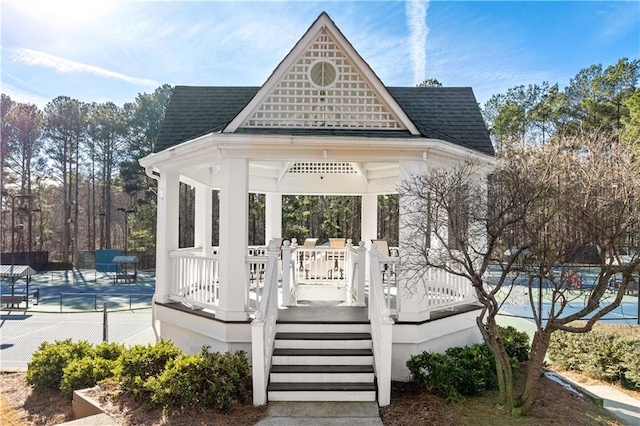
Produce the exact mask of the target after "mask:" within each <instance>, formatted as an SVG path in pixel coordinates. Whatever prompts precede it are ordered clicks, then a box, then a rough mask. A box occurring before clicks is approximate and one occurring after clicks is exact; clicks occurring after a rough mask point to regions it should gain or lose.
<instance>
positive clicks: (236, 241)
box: [216, 158, 249, 321]
mask: <svg viewBox="0 0 640 426" xmlns="http://www.w3.org/2000/svg"><path fill="white" fill-rule="evenodd" d="M248 170H249V168H248V164H247V160H246V159H243V158H240V159H238V158H225V159H223V160H222V165H221V168H220V304H219V308H218V309H217V310H216V318H219V319H221V320H224V321H245V320H246V319H247V313H246V312H245V300H246V299H247V297H246V292H247V285H248V282H249V279H248V277H247V266H246V260H245V259H246V257H247V244H248V241H249V227H248V212H249V192H248V188H249V185H248V183H249V173H248Z"/></svg>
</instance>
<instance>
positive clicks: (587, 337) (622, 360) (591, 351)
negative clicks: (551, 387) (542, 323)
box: [548, 327, 640, 390]
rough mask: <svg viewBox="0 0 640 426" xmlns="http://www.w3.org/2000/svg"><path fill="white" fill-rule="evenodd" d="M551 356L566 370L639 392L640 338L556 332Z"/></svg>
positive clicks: (608, 333)
mask: <svg viewBox="0 0 640 426" xmlns="http://www.w3.org/2000/svg"><path fill="white" fill-rule="evenodd" d="M548 356H549V358H550V359H551V360H552V361H553V363H554V364H556V365H557V366H558V367H560V368H561V369H563V370H575V371H578V372H580V373H582V374H585V375H586V376H589V377H592V378H594V379H599V380H604V381H606V382H611V383H620V384H621V385H622V386H624V387H627V388H629V389H635V390H638V389H640V338H638V337H635V336H626V335H624V333H622V332H620V331H618V330H616V329H613V330H609V329H608V328H605V327H603V328H598V329H593V330H592V331H590V332H588V333H569V332H564V331H557V332H555V333H553V335H552V336H551V341H550V344H549V350H548Z"/></svg>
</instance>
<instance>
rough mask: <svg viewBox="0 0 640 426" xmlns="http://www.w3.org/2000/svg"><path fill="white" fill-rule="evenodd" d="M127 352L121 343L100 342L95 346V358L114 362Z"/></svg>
mask: <svg viewBox="0 0 640 426" xmlns="http://www.w3.org/2000/svg"><path fill="white" fill-rule="evenodd" d="M126 350H127V348H126V347H125V346H124V345H123V344H121V343H115V342H102V343H99V344H98V345H96V346H95V348H94V351H95V356H96V357H98V358H103V359H108V360H110V361H115V360H117V359H118V358H120V356H121V355H122V354H123V353H124V352H125V351H126Z"/></svg>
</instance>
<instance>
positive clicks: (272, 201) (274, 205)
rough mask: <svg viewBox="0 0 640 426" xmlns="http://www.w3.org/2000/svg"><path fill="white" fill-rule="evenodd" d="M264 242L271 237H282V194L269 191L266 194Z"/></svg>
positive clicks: (267, 241)
mask: <svg viewBox="0 0 640 426" xmlns="http://www.w3.org/2000/svg"><path fill="white" fill-rule="evenodd" d="M264 210H265V226H264V233H265V236H264V242H265V244H269V240H271V238H282V194H274V193H271V192H270V193H267V194H266V196H265V207H264Z"/></svg>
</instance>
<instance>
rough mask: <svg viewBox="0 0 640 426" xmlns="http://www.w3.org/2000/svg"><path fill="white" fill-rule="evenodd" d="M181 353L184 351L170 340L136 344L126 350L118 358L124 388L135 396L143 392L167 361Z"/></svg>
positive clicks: (119, 372) (118, 372)
mask: <svg viewBox="0 0 640 426" xmlns="http://www.w3.org/2000/svg"><path fill="white" fill-rule="evenodd" d="M179 355H182V351H181V350H180V349H178V348H177V347H176V346H175V345H174V344H173V343H171V342H170V341H168V340H160V342H158V343H156V344H155V345H136V346H133V347H131V348H130V349H129V350H127V351H124V352H123V353H122V354H121V355H120V357H119V358H118V371H117V375H118V376H119V377H120V378H121V382H122V388H123V389H124V390H128V391H131V392H132V393H133V394H134V395H135V396H138V395H141V394H143V393H144V392H145V387H144V384H145V382H146V381H147V380H148V379H149V378H151V377H155V376H158V375H159V374H160V373H162V372H163V371H164V369H165V366H166V365H167V363H168V362H169V361H171V360H173V359H175V358H177V357H178V356H179Z"/></svg>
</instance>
